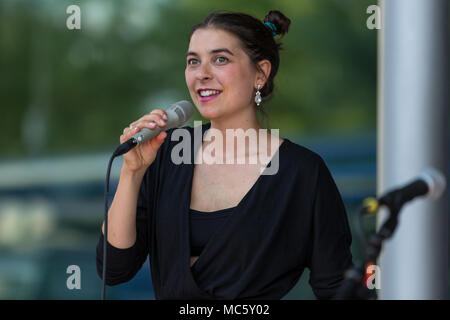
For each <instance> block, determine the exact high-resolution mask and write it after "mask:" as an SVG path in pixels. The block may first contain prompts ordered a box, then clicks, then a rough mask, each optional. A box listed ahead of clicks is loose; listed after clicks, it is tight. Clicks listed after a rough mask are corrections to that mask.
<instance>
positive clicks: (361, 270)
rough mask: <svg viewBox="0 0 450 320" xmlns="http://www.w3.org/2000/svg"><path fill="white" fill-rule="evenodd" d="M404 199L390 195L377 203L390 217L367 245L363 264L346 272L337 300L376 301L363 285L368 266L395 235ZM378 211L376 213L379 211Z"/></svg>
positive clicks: (370, 291)
mask: <svg viewBox="0 0 450 320" xmlns="http://www.w3.org/2000/svg"><path fill="white" fill-rule="evenodd" d="M403 200H404V199H403V198H402V196H401V195H395V194H392V195H389V196H388V197H383V199H382V200H380V202H379V203H377V210H378V208H379V206H380V205H384V206H386V207H387V208H388V209H389V212H390V214H389V217H388V219H387V220H386V221H385V222H384V223H383V225H382V226H381V228H380V229H379V231H378V232H377V233H376V234H374V235H372V236H371V237H370V238H369V240H368V241H367V243H366V245H365V252H364V253H365V258H364V262H363V263H357V264H356V265H355V266H353V267H351V268H349V269H348V270H347V271H346V272H345V275H344V277H345V279H344V283H343V284H342V286H341V287H340V289H339V291H338V293H337V295H336V296H335V297H334V299H335V300H373V299H376V293H375V290H370V289H368V288H367V287H366V285H365V283H363V280H364V276H365V272H366V266H367V264H369V263H373V262H375V261H376V259H377V258H378V256H379V255H380V252H381V249H382V246H383V241H384V240H386V239H389V238H390V237H392V235H393V234H394V231H395V229H396V227H397V225H398V215H399V213H400V210H401V208H402V206H403V204H404V201H403ZM377 210H376V211H377ZM368 212H369V211H368V208H367V206H364V207H363V208H362V209H361V210H360V212H359V217H361V216H362V215H363V214H366V213H368Z"/></svg>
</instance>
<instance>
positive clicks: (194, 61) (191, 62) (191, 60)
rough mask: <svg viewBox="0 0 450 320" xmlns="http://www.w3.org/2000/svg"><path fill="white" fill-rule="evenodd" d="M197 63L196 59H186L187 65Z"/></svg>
mask: <svg viewBox="0 0 450 320" xmlns="http://www.w3.org/2000/svg"><path fill="white" fill-rule="evenodd" d="M197 63H198V60H197V59H189V60H188V61H187V64H188V65H195V64H197Z"/></svg>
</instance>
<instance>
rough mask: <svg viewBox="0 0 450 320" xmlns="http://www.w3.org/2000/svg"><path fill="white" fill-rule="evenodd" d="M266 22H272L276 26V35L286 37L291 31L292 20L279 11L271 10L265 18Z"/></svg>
mask: <svg viewBox="0 0 450 320" xmlns="http://www.w3.org/2000/svg"><path fill="white" fill-rule="evenodd" d="M264 22H271V23H273V24H274V25H275V27H276V28H277V30H276V31H275V32H276V34H280V35H284V34H285V33H287V32H288V30H289V25H290V24H291V20H290V19H289V18H288V17H286V16H285V15H284V14H282V13H281V12H280V11H278V10H270V11H269V13H268V14H267V15H266V17H265V18H264Z"/></svg>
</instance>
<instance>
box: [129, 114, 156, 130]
mask: <svg viewBox="0 0 450 320" xmlns="http://www.w3.org/2000/svg"><path fill="white" fill-rule="evenodd" d="M159 120H163V121H164V119H163V117H161V115H159V114H157V113H152V114H146V115H145V116H143V117H142V118H140V119H138V120H136V121H134V122H133V123H131V124H130V126H131V127H134V126H136V125H137V124H138V123H139V122H143V121H145V122H151V121H154V122H158V121H159Z"/></svg>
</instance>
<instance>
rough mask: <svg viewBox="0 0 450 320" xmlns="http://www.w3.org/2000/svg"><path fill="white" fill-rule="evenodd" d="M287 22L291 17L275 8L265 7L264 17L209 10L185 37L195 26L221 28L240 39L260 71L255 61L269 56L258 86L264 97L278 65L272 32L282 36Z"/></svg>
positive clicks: (278, 45)
mask: <svg viewBox="0 0 450 320" xmlns="http://www.w3.org/2000/svg"><path fill="white" fill-rule="evenodd" d="M266 22H270V23H272V24H273V25H274V26H275V30H272V29H271V28H270V27H269V26H268V25H266V24H265V23H266ZM290 23H291V20H289V19H288V18H287V17H286V16H285V15H284V14H282V13H281V12H280V11H277V10H271V11H269V13H268V14H267V15H266V16H265V18H264V21H260V20H258V19H256V18H254V17H252V16H250V15H248V14H245V13H236V12H229V11H219V12H213V13H211V14H209V15H208V16H207V17H206V18H205V19H204V20H203V21H202V22H201V23H199V24H197V25H195V26H194V27H193V28H192V30H191V33H190V34H189V39H190V38H191V37H192V34H193V33H194V32H195V31H196V30H197V29H203V28H208V27H214V28H218V29H222V30H225V31H228V32H230V33H232V34H233V35H235V36H236V37H237V38H238V39H240V41H241V43H242V48H243V50H244V51H245V52H246V53H247V55H248V56H249V57H250V60H251V61H252V63H253V64H254V65H255V67H256V68H257V69H258V70H260V71H262V70H261V69H260V68H259V65H258V62H259V61H262V60H265V59H267V60H269V61H270V63H271V65H272V67H271V71H270V75H269V77H268V79H267V81H266V84H265V85H264V87H263V88H262V89H261V90H260V92H261V96H262V97H267V96H269V95H270V94H271V93H272V91H273V89H274V83H273V80H274V78H275V75H276V74H277V72H278V67H279V65H280V55H279V51H280V50H281V49H282V48H281V44H280V43H277V42H276V41H275V39H274V36H273V35H272V32H275V33H276V35H281V36H283V35H284V34H285V33H287V32H288V30H289V25H290ZM258 109H260V108H258ZM261 111H262V110H261ZM262 112H263V111H262ZM263 113H264V112H263Z"/></svg>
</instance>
